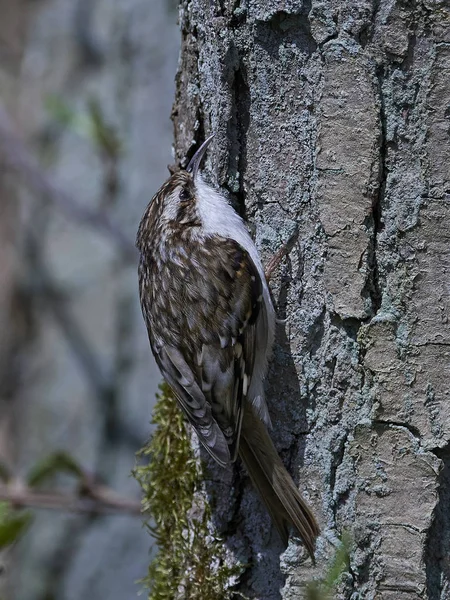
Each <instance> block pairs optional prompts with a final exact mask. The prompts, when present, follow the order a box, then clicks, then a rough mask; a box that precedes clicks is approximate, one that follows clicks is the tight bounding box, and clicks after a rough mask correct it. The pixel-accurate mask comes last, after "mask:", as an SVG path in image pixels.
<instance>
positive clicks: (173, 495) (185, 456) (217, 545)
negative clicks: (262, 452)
mask: <svg viewBox="0 0 450 600" xmlns="http://www.w3.org/2000/svg"><path fill="white" fill-rule="evenodd" d="M152 423H153V424H155V425H156V430H155V433H154V435H153V437H152V439H151V441H150V442H149V444H148V445H147V446H146V447H145V448H143V450H141V452H140V453H139V457H140V458H141V459H142V458H143V457H147V458H148V459H149V460H148V464H146V465H144V466H138V467H137V468H136V469H135V471H134V476H135V477H136V479H137V480H138V482H139V483H140V485H141V487H142V490H143V494H144V497H143V509H144V511H146V512H148V513H150V515H151V518H152V520H153V524H152V525H150V524H149V525H148V527H149V530H150V531H151V533H152V535H153V536H154V538H155V540H156V543H157V545H158V552H157V554H156V556H155V558H154V559H153V560H152V562H151V563H150V565H149V569H148V574H147V577H146V578H145V579H144V580H143V582H144V584H145V586H146V587H147V588H148V589H149V596H148V598H149V600H176V599H178V598H183V599H189V600H197V599H198V600H227V599H232V598H234V597H236V595H235V594H234V593H233V584H234V583H236V580H237V577H238V575H239V574H240V573H241V572H242V570H243V569H242V567H241V566H240V565H237V564H231V563H230V562H229V558H228V557H227V553H226V550H225V547H224V544H223V541H222V540H220V539H218V538H217V537H214V536H213V535H211V532H210V530H209V527H208V523H209V519H210V516H211V507H210V505H209V504H208V502H207V500H206V498H205V495H204V494H203V493H202V491H201V490H202V481H203V475H202V468H201V466H200V465H199V464H198V461H196V459H195V457H194V454H193V451H192V448H191V444H190V438H189V434H188V432H187V430H186V427H185V424H184V419H183V416H182V414H181V411H180V409H179V407H178V405H177V401H176V400H175V398H174V396H173V394H172V392H171V390H170V388H169V386H167V384H163V385H161V386H160V394H158V397H157V403H156V405H155V408H154V412H153V421H152ZM194 499H195V503H196V505H197V508H198V510H195V511H194V510H192V509H193V508H194V507H193V503H194ZM194 512H195V514H196V515H198V516H193V514H192V513H194Z"/></svg>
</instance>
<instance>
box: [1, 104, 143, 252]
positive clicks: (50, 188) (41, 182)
mask: <svg viewBox="0 0 450 600" xmlns="http://www.w3.org/2000/svg"><path fill="white" fill-rule="evenodd" d="M3 165H4V166H6V167H7V168H9V169H11V170H12V171H15V172H16V173H18V174H19V175H20V176H21V177H22V178H23V181H24V182H25V184H26V185H27V187H28V188H29V189H30V190H31V191H32V192H34V193H37V194H40V195H41V196H43V197H44V198H46V199H47V200H48V201H50V202H51V203H52V204H53V205H54V206H57V207H58V208H59V209H61V210H62V211H63V212H64V213H66V215H68V216H69V217H71V218H72V219H74V220H75V221H77V222H78V223H81V224H83V225H88V226H89V227H92V228H94V229H97V230H98V231H100V232H101V233H103V234H105V235H107V236H108V237H110V238H111V239H113V240H114V242H115V243H116V244H118V245H119V246H120V248H121V250H122V251H123V254H124V257H125V258H126V259H127V260H129V261H130V262H133V263H135V262H136V261H137V256H138V253H137V250H136V248H135V246H134V244H133V242H132V241H131V240H130V239H129V238H128V237H127V236H126V235H124V233H123V231H121V229H120V228H119V227H117V225H116V224H115V223H113V222H112V221H111V220H110V219H109V217H108V216H107V215H106V214H105V213H104V212H99V211H94V210H90V209H89V208H86V207H85V206H82V205H81V204H80V203H79V202H78V201H77V200H75V198H73V197H72V196H71V195H70V194H68V193H66V192H65V191H63V190H61V189H60V188H58V187H57V186H56V185H55V184H54V183H53V182H52V181H51V179H50V177H49V176H48V175H47V174H45V173H44V172H43V170H42V168H41V167H40V165H39V163H38V162H37V160H36V159H35V158H34V157H33V156H32V155H31V153H30V152H29V151H28V149H27V148H26V146H25V144H24V143H23V142H22V140H21V139H20V138H19V136H18V135H17V134H16V132H15V131H14V128H13V126H12V124H11V121H10V119H9V117H8V115H7V113H6V111H5V110H4V108H3V107H2V106H0V166H3Z"/></svg>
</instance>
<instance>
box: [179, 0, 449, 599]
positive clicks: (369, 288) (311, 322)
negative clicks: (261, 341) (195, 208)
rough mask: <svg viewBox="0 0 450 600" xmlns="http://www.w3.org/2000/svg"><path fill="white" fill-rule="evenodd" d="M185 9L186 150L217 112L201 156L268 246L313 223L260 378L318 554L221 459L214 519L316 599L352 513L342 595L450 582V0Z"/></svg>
mask: <svg viewBox="0 0 450 600" xmlns="http://www.w3.org/2000/svg"><path fill="white" fill-rule="evenodd" d="M180 14H181V28H182V35H183V41H182V56H181V63H180V68H179V73H178V80H177V97H176V103H175V107H174V122H175V133H176V156H177V159H178V160H179V161H180V162H182V161H183V160H184V157H185V156H186V155H187V154H188V155H190V154H191V153H192V151H193V150H194V142H195V143H199V142H201V141H202V140H203V138H204V137H205V135H207V134H209V133H210V132H212V131H214V132H215V133H216V138H215V141H214V143H213V145H212V149H211V150H210V151H209V154H208V158H207V161H206V168H205V170H206V176H207V177H208V178H209V180H210V181H211V182H212V183H213V184H215V185H217V186H220V187H221V188H222V189H223V190H224V191H226V192H227V193H228V194H229V195H230V198H231V200H232V201H233V202H235V203H236V205H237V206H238V207H239V209H240V210H241V211H242V213H243V214H245V216H246V218H247V220H248V222H249V224H250V226H251V228H252V229H253V231H254V232H255V237H256V241H257V244H258V246H259V248H260V250H261V252H262V255H263V257H265V258H266V259H267V258H268V257H269V256H270V255H271V254H272V253H273V252H275V251H276V250H277V249H278V247H279V246H280V244H281V243H282V242H283V241H285V240H286V239H287V238H288V237H289V236H290V235H291V234H292V232H293V231H294V230H295V228H296V227H298V228H299V232H300V233H299V239H298V243H297V245H296V247H295V248H294V250H293V252H292V253H291V255H290V257H289V260H288V261H287V262H286V264H285V265H284V267H283V269H281V274H280V276H279V278H278V280H277V281H276V282H275V285H274V286H273V289H274V296H275V299H276V302H277V310H278V315H279V317H280V318H284V317H286V318H287V321H286V323H285V324H284V325H280V326H279V327H278V331H277V343H276V347H275V351H274V357H273V361H272V364H271V368H270V376H269V378H268V384H267V392H268V400H269V404H270V411H271V415H272V421H273V423H274V432H273V435H274V439H275V440H276V444H277V447H278V449H279V450H280V452H281V454H282V456H283V458H284V460H285V463H286V464H287V465H288V467H289V468H290V470H291V472H292V473H293V475H294V477H295V479H296V480H297V481H298V482H299V487H300V489H301V490H303V492H304V495H305V497H306V498H307V499H308V500H309V502H310V503H311V505H312V506H313V508H314V510H315V511H316V514H317V515H318V518H319V521H320V524H321V527H322V537H321V539H320V540H319V543H318V547H317V555H318V566H317V567H316V569H314V568H313V567H312V566H311V564H310V562H308V561H307V560H306V559H305V557H304V555H303V554H302V553H301V552H300V550H299V547H298V546H297V545H296V543H295V542H293V543H292V544H291V545H290V546H289V548H288V550H287V551H286V552H285V553H284V554H283V555H281V556H280V552H281V549H280V546H279V544H278V541H277V538H276V533H275V532H274V531H273V528H272V527H271V526H270V521H269V517H268V516H267V515H266V513H265V511H264V509H263V508H262V505H261V504H260V502H259V500H258V499H257V497H256V494H255V493H254V491H252V489H251V487H250V486H249V485H248V482H247V480H246V479H245V477H244V478H243V479H240V480H239V481H235V480H233V478H232V475H231V474H227V477H224V475H223V474H221V473H219V472H217V473H215V478H216V479H217V478H219V477H220V478H221V481H222V486H221V487H220V489H219V484H218V483H217V482H216V483H215V484H212V485H211V486H209V488H208V489H209V491H210V492H211V493H214V491H215V492H216V502H217V506H216V511H215V522H216V525H217V524H219V525H220V530H221V533H222V535H224V536H225V538H226V540H227V541H226V544H227V547H228V548H229V551H230V553H231V554H233V555H234V556H235V557H237V558H238V559H239V560H241V561H242V562H247V563H248V564H249V566H248V567H247V569H246V570H245V573H244V574H243V576H242V577H241V579H240V584H239V586H238V589H239V591H241V592H242V593H244V594H247V595H248V596H249V597H250V598H260V599H261V600H275V599H279V598H283V599H285V600H287V599H293V598H300V597H303V593H304V592H303V591H302V590H303V585H304V583H305V582H306V581H308V580H310V579H311V578H313V577H314V576H316V575H319V574H320V573H321V572H323V569H324V565H325V564H326V563H327V560H328V559H329V557H330V556H332V555H333V553H334V549H333V547H334V544H335V543H336V541H337V539H338V536H339V535H340V533H341V532H342V530H343V529H347V530H349V531H350V532H351V535H352V537H353V540H354V547H353V550H352V552H351V565H350V571H349V573H348V574H347V575H346V577H345V578H344V580H343V582H342V585H341V588H340V591H339V595H338V597H340V598H367V599H369V598H377V599H379V598H382V599H383V600H388V599H389V600H394V599H395V600H399V599H415V598H421V599H425V598H427V599H429V600H437V599H446V598H450V569H449V562H448V551H449V544H450V522H449V521H450V506H449V501H450V476H449V466H450V446H449V441H450V409H449V406H450V404H449V396H448V381H449V379H450V366H449V362H450V361H449V345H450V329H449V323H448V317H449V304H450V301H449V298H450V296H449V269H450V251H449V241H450V239H449V237H450V236H449V228H448V220H449V217H450V215H449V197H450V196H449V194H450V183H449V179H450V173H449V165H450V146H449V143H448V142H449V121H448V118H449V98H450V10H449V7H448V4H447V3H446V2H445V1H439V0H436V1H432V0H423V1H421V2H419V1H417V2H416V1H411V2H406V1H403V2H402V1H395V0H380V1H378V2H377V1H375V0H372V1H371V0H365V1H351V2H348V1H347V2H344V1H343V0H329V1H328V0H325V1H320V0H312V2H307V1H305V2H301V1H300V0H277V1H274V0H247V1H244V0H242V1H241V2H239V1H238V2H236V1H235V0H214V1H213V0H211V1H210V0H190V1H187V0H184V1H183V2H182V5H181V13H180ZM225 480H226V481H225ZM231 483H233V485H231ZM228 484H230V485H228ZM218 491H219V493H217V492H218ZM236 523H239V525H238V526H237V525H236ZM280 589H281V591H279V590H280Z"/></svg>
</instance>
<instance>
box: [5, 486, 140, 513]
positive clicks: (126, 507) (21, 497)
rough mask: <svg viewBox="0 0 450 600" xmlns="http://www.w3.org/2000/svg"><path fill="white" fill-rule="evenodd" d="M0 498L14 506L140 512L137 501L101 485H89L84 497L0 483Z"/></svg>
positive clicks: (105, 511) (83, 511)
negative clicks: (87, 493) (87, 492)
mask: <svg viewBox="0 0 450 600" xmlns="http://www.w3.org/2000/svg"><path fill="white" fill-rule="evenodd" d="M0 501H4V502H9V503H10V504H11V505H12V506H14V507H15V508H24V507H33V508H46V509H51V510H66V511H70V512H76V513H89V514H97V515H110V514H115V513H125V514H131V515H140V514H141V504H140V502H137V501H135V500H129V499H128V498H122V497H120V496H118V495H116V494H115V493H114V492H113V491H112V490H110V489H109V488H107V487H104V486H92V487H91V488H90V489H89V495H88V496H80V495H78V496H77V495H75V494H74V495H69V494H62V493H60V492H41V491H36V490H34V489H31V488H29V487H28V486H22V485H17V483H15V484H9V485H0Z"/></svg>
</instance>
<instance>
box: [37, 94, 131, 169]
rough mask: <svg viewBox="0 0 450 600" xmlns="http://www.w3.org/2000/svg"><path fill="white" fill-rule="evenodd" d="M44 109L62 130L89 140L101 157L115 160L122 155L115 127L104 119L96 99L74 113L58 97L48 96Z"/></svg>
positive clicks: (102, 111) (92, 98)
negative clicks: (65, 129) (84, 108)
mask: <svg viewBox="0 0 450 600" xmlns="http://www.w3.org/2000/svg"><path fill="white" fill-rule="evenodd" d="M45 107H46V110H47V112H48V113H49V115H50V117H51V118H52V119H53V120H54V121H55V122H56V123H58V124H59V125H61V126H62V127H64V128H67V129H70V130H71V131H73V132H74V133H76V134H77V135H79V136H80V137H84V138H87V139H89V140H90V141H91V142H92V143H93V144H94V145H95V147H96V148H97V150H99V152H100V153H101V155H102V156H104V157H105V158H108V159H111V160H117V159H118V158H119V157H120V156H121V155H122V150H123V149H122V143H121V141H120V138H119V136H118V134H117V130H116V127H115V126H113V125H111V124H110V123H109V122H108V120H107V118H106V117H105V114H104V110H103V109H102V107H101V104H100V102H99V101H98V99H97V98H94V97H91V98H90V99H89V100H88V101H87V108H86V110H85V111H83V112H80V111H76V110H74V109H73V108H71V107H70V106H69V104H68V103H67V102H65V101H64V100H63V98H61V97H59V96H54V95H53V96H48V97H47V99H46V102H45Z"/></svg>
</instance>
